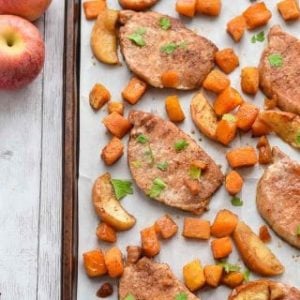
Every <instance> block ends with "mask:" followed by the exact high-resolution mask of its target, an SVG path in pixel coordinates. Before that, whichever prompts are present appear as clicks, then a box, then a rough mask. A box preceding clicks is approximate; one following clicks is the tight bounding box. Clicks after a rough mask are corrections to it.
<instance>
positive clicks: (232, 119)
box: [222, 114, 236, 122]
mask: <svg viewBox="0 0 300 300" xmlns="http://www.w3.org/2000/svg"><path fill="white" fill-rule="evenodd" d="M222 120H226V121H229V122H235V121H236V116H234V115H232V114H225V115H223V117H222Z"/></svg>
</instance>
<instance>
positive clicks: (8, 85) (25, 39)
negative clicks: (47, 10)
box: [0, 15, 45, 89]
mask: <svg viewBox="0 0 300 300" xmlns="http://www.w3.org/2000/svg"><path fill="white" fill-rule="evenodd" d="M44 58H45V45H44V42H43V40H42V37H41V35H40V32H39V31H38V29H37V28H36V27H35V26H34V25H33V24H31V23H30V22H29V21H27V20H25V19H22V18H20V17H17V16H12V15H0V89H15V88H20V87H22V86H24V85H26V84H28V83H29V82H31V81H32V80H33V79H34V78H35V77H36V76H37V75H38V74H39V72H40V71H41V69H42V67H43V64H44Z"/></svg>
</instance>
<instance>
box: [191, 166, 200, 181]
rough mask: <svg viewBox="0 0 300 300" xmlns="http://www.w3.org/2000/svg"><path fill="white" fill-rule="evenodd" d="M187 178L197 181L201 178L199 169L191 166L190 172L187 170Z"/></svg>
mask: <svg viewBox="0 0 300 300" xmlns="http://www.w3.org/2000/svg"><path fill="white" fill-rule="evenodd" d="M189 176H190V177H191V178H192V179H193V180H197V179H199V178H200V176H201V169H200V168H197V167H195V166H191V167H190V170H189Z"/></svg>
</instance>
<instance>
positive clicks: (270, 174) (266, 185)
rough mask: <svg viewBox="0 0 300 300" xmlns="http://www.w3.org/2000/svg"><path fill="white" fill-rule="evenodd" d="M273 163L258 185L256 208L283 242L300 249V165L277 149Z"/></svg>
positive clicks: (275, 149)
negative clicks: (299, 230) (299, 227)
mask: <svg viewBox="0 0 300 300" xmlns="http://www.w3.org/2000/svg"><path fill="white" fill-rule="evenodd" d="M273 161H274V162H273V164H272V165H270V166H269V167H268V168H267V169H266V170H265V172H264V174H263V176H262V178H261V179H260V181H259V183H258V186H257V196H256V204H257V208H258V211H259V213H260V214H261V216H262V217H263V218H264V219H265V220H266V222H267V223H268V224H269V225H270V226H271V227H272V229H273V230H274V231H275V232H276V233H277V234H278V235H279V236H280V237H281V238H282V239H284V240H285V241H287V242H288V243H289V244H291V245H293V246H295V247H297V248H299V249H300V236H299V235H298V236H297V228H298V226H300V164H299V163H298V162H296V161H294V160H291V159H290V158H289V157H288V156H287V155H286V154H284V153H283V152H281V151H280V150H279V149H278V148H277V147H274V148H273Z"/></svg>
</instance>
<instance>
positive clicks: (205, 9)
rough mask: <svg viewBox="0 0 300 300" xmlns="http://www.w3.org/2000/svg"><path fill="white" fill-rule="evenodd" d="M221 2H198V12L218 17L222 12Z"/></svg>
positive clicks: (206, 0) (215, 0)
mask: <svg viewBox="0 0 300 300" xmlns="http://www.w3.org/2000/svg"><path fill="white" fill-rule="evenodd" d="M221 8H222V2H221V0H197V4H196V11H197V12H198V13H201V14H203V15H207V16H213V17H215V16H218V15H219V14H220V12H221Z"/></svg>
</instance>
